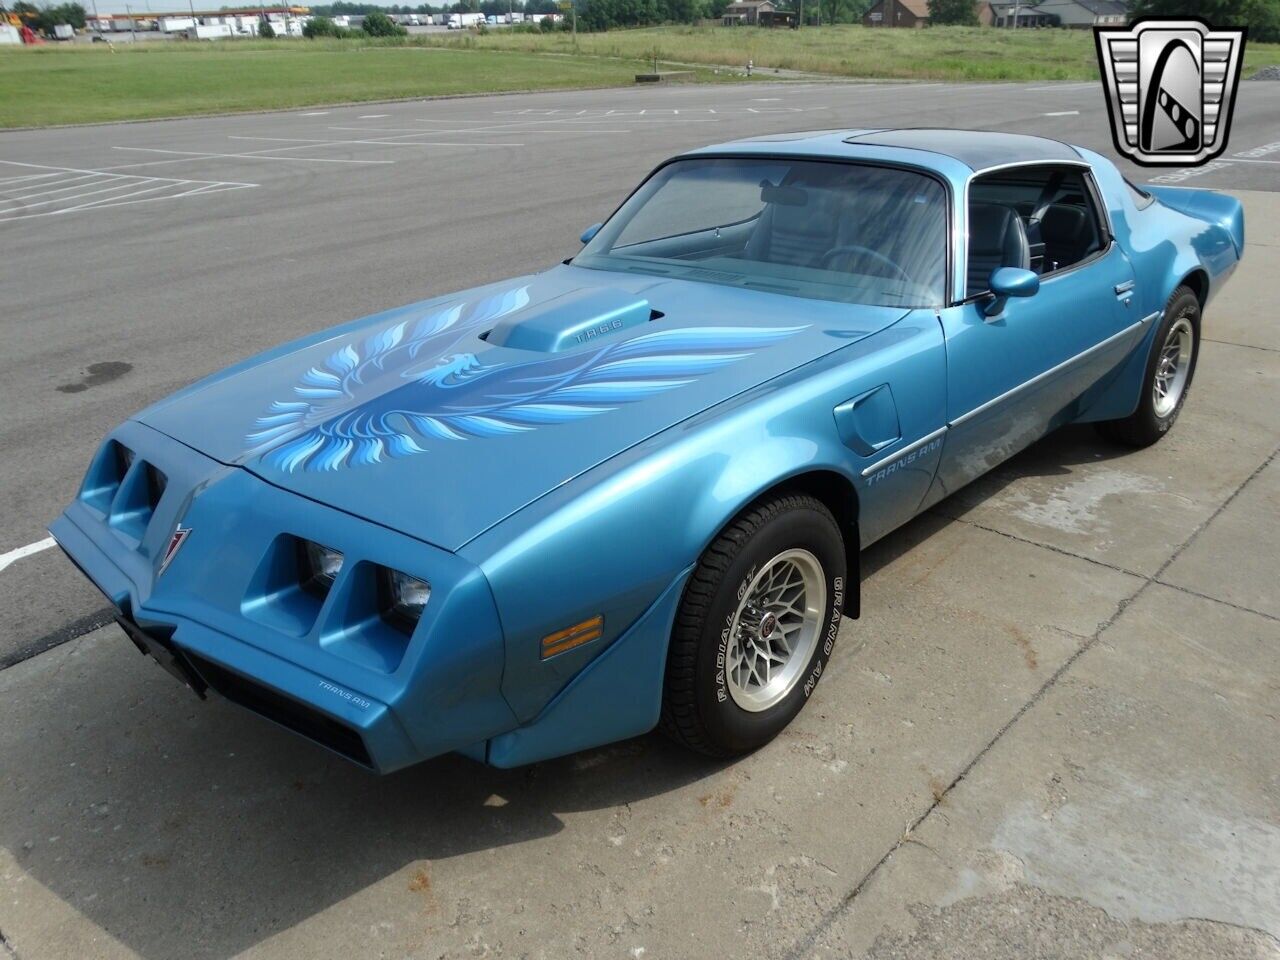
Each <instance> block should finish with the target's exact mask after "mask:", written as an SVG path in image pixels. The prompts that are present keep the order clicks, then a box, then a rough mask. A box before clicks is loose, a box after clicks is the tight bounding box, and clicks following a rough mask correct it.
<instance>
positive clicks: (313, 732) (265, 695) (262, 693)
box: [183, 650, 373, 769]
mask: <svg viewBox="0 0 1280 960" xmlns="http://www.w3.org/2000/svg"><path fill="white" fill-rule="evenodd" d="M183 653H184V654H185V655H186V657H187V659H188V660H190V661H191V663H192V665H193V666H195V668H196V670H197V672H199V674H200V675H201V676H202V677H204V679H205V682H206V683H208V684H209V686H210V687H212V688H213V689H214V690H216V691H217V692H218V693H220V694H221V695H222V696H224V697H226V698H227V699H228V700H230V701H231V702H232V703H237V704H239V705H240V706H242V707H244V708H245V709H247V710H252V711H253V712H254V713H256V714H259V715H260V716H263V717H266V718H267V719H268V720H273V721H275V722H276V723H278V724H280V726H282V727H285V728H287V729H289V730H292V731H293V732H294V733H297V734H301V735H302V736H304V737H306V738H307V739H308V740H313V741H315V742H316V743H318V744H320V746H322V747H328V748H329V749H330V750H332V751H333V752H334V753H337V754H339V755H341V756H343V757H346V758H347V759H348V760H350V761H352V762H353V763H358V764H360V766H362V767H368V768H369V769H373V760H372V759H371V758H370V756H369V751H368V749H367V748H366V747H365V745H364V740H362V739H361V737H360V734H358V733H356V732H355V731H354V730H352V729H351V728H350V727H348V726H346V725H345V724H342V723H339V722H338V721H337V720H334V719H333V718H332V717H328V716H325V715H324V714H323V713H320V712H319V711H318V710H313V709H312V708H311V707H308V706H307V705H306V704H302V703H299V702H298V701H297V700H292V699H290V698H289V697H286V696H284V695H283V694H280V693H276V691H274V690H272V689H271V688H270V687H265V686H263V685H262V684H260V683H258V682H257V681H256V680H250V679H249V678H248V677H242V676H240V674H238V673H233V672H232V671H230V670H227V669H226V668H225V667H221V666H219V665H218V664H216V663H214V662H213V661H212V660H206V659H205V658H204V657H202V656H200V655H198V654H195V653H192V652H190V651H189V650H184V651H183Z"/></svg>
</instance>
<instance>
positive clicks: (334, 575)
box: [297, 537, 346, 599]
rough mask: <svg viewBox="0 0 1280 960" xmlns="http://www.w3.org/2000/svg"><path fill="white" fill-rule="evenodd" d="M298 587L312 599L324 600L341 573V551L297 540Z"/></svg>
mask: <svg viewBox="0 0 1280 960" xmlns="http://www.w3.org/2000/svg"><path fill="white" fill-rule="evenodd" d="M297 543H298V586H300V587H301V588H302V589H303V590H304V591H306V592H307V593H309V594H311V595H312V596H313V597H318V598H320V599H324V598H325V597H327V596H328V595H329V591H330V590H332V589H333V584H334V581H336V580H337V579H338V575H339V574H340V573H341V572H342V565H343V562H344V561H345V559H346V558H345V557H344V556H343V553H342V551H341V550H335V549H334V548H333V547H326V546H325V545H324V544H322V543H317V542H316V541H314V540H304V539H303V538H301V537H298V538H297Z"/></svg>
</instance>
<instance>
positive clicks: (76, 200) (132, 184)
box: [0, 160, 257, 224]
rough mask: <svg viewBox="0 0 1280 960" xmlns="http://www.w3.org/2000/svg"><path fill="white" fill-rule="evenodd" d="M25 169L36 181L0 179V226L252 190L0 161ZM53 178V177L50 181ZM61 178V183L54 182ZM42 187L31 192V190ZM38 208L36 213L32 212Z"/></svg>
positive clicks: (223, 183) (223, 182) (234, 184)
mask: <svg viewBox="0 0 1280 960" xmlns="http://www.w3.org/2000/svg"><path fill="white" fill-rule="evenodd" d="M0 164H8V165H12V166H17V167H26V168H28V169H36V170H44V171H46V173H44V174H41V175H40V178H41V179H39V180H35V179H28V178H27V177H18V178H9V179H8V180H4V179H0V224H3V223H8V222H10V221H12V220H31V219H33V218H36V217H54V216H61V215H63V214H67V213H75V212H78V211H81V210H98V209H104V208H107V207H117V206H127V205H132V204H135V203H151V202H155V201H158V200H178V199H181V198H182V197H192V196H195V195H197V194H201V195H203V194H209V193H221V192H223V191H226V190H242V189H245V188H251V187H256V186H257V184H256V183H240V182H237V181H231V180H181V179H177V178H173V177H147V176H139V175H136V174H127V173H108V172H106V171H102V170H82V169H79V168H76V167H53V166H46V165H43V164H35V163H21V162H19V161H17V160H0ZM50 178H52V179H50ZM59 178H60V179H59ZM37 186H38V187H41V188H42V189H38V190H31V189H29V188H31V187H37ZM37 208H40V209H37Z"/></svg>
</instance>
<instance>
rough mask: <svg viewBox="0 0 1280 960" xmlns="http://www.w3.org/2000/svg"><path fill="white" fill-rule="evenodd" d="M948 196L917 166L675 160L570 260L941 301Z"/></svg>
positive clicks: (864, 297) (795, 291) (891, 302)
mask: <svg viewBox="0 0 1280 960" xmlns="http://www.w3.org/2000/svg"><path fill="white" fill-rule="evenodd" d="M946 228H947V215H946V193H945V191H944V190H943V188H942V185H941V184H939V183H938V182H937V181H936V180H934V179H933V178H932V177H929V176H926V175H924V174H921V173H914V172H912V171H909V170H898V169H892V168H889V167H876V166H868V165H863V164H851V163H829V162H821V161H816V160H785V159H776V158H750V157H730V158H718V159H710V158H708V159H690V160H678V161H676V162H675V163H671V164H668V165H667V166H665V167H663V168H662V169H661V170H659V171H658V172H657V173H656V174H654V175H653V176H652V177H651V178H649V180H647V181H646V182H645V183H644V185H643V186H641V187H640V189H639V190H637V191H636V192H635V194H633V195H632V197H631V198H630V199H629V200H628V201H627V202H626V203H625V204H623V205H622V207H621V209H619V210H618V212H617V213H616V214H614V215H613V217H611V218H610V220H609V222H608V223H607V224H605V225H604V227H602V228H601V229H600V232H599V233H597V234H596V235H595V237H593V238H592V239H591V241H590V242H589V243H588V244H587V245H586V246H585V247H584V248H583V250H582V252H581V253H579V254H578V256H576V257H574V259H573V262H574V264H575V265H577V266H580V267H588V268H594V269H598V270H620V271H625V272H628V273H643V274H652V275H657V276H669V277H678V278H680V279H684V280H701V281H704V282H707V283H720V284H726V285H729V286H739V287H747V288H751V289H758V290H769V291H771V292H774V293H784V294H791V295H794V296H799V297H808V298H811V299H816V300H836V301H842V302H845V303H866V304H875V305H880V306H936V305H939V304H941V303H943V301H944V298H945V293H946V284H945V282H944V276H945V267H946V243H947V241H946Z"/></svg>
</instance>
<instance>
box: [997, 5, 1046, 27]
mask: <svg viewBox="0 0 1280 960" xmlns="http://www.w3.org/2000/svg"><path fill="white" fill-rule="evenodd" d="M990 6H991V26H993V27H1056V26H1057V25H1058V18H1057V17H1055V16H1053V15H1052V14H1048V13H1045V12H1043V11H1042V10H1041V9H1040V7H1038V6H1036V5H1035V4H1034V3H992V4H991V5H990ZM1015 17H1016V18H1017V22H1016V23H1015V22H1014V18H1015Z"/></svg>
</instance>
